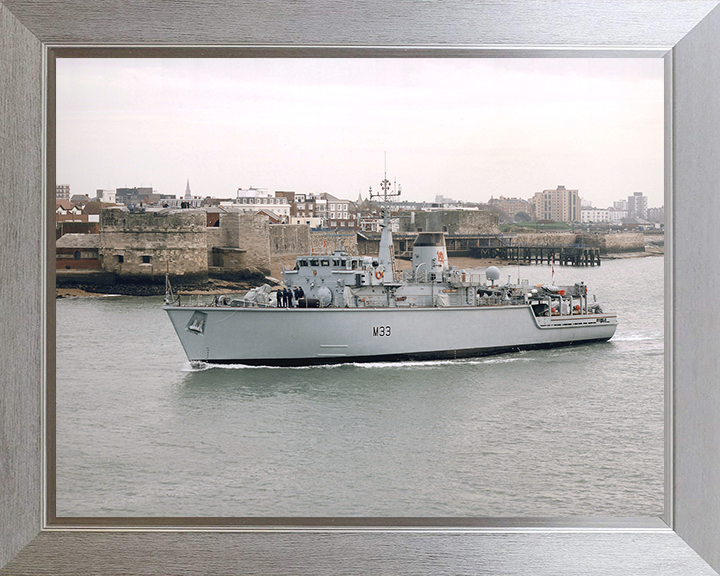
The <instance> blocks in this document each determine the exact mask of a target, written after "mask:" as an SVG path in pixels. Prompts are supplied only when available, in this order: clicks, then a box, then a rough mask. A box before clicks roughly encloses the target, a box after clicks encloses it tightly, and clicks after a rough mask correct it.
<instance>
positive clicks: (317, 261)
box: [310, 258, 320, 266]
mask: <svg viewBox="0 0 720 576" xmlns="http://www.w3.org/2000/svg"><path fill="white" fill-rule="evenodd" d="M310 266H320V261H319V260H318V259H317V258H313V259H312V260H310Z"/></svg>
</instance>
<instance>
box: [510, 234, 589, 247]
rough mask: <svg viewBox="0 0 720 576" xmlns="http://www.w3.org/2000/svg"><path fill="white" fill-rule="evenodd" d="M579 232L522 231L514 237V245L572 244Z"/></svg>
mask: <svg viewBox="0 0 720 576" xmlns="http://www.w3.org/2000/svg"><path fill="white" fill-rule="evenodd" d="M577 236H579V234H572V233H568V232H527V233H525V232H521V233H519V234H518V235H517V236H516V237H515V238H513V239H512V245H513V246H572V245H574V244H575V243H576V242H577Z"/></svg>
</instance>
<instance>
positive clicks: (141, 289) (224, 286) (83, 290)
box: [55, 246, 665, 299]
mask: <svg viewBox="0 0 720 576" xmlns="http://www.w3.org/2000/svg"><path fill="white" fill-rule="evenodd" d="M664 253H665V251H664V249H663V247H662V246H649V247H646V251H645V252H624V253H623V252H618V253H613V254H607V255H603V257H602V260H625V259H631V258H651V257H656V256H663V255H664ZM448 260H449V264H450V265H451V266H456V267H458V268H466V269H472V268H487V267H488V266H517V265H519V266H535V264H527V263H525V262H520V263H518V262H515V261H512V260H496V259H478V258H471V257H450V258H448ZM396 264H397V267H398V270H409V269H410V268H411V267H412V263H411V262H410V261H409V260H402V259H397V260H396ZM272 273H273V274H277V276H275V275H273V276H269V277H267V278H265V281H266V282H265V283H267V284H270V285H271V286H275V285H278V284H281V283H282V281H281V280H280V279H279V278H281V277H282V273H281V271H280V270H279V269H278V270H277V271H275V270H273V271H272ZM262 283H263V282H260V283H248V282H231V281H227V280H214V279H210V280H208V281H207V283H205V284H202V285H198V286H192V287H183V286H179V287H177V288H175V287H174V288H173V289H174V291H175V293H179V294H182V295H186V294H187V295H207V296H211V295H216V294H241V293H245V292H247V291H248V290H251V289H252V288H254V287H256V286H259V285H261V284H262ZM88 288H90V287H89V286H87V285H81V284H78V285H77V286H67V287H60V288H56V289H55V298H56V299H63V298H106V297H108V296H164V295H165V286H164V285H159V284H158V285H155V284H151V285H135V284H119V285H118V284H116V285H107V286H94V287H92V289H88Z"/></svg>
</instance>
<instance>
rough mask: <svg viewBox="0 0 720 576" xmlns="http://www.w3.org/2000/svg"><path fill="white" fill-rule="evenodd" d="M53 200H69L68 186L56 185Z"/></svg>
mask: <svg viewBox="0 0 720 576" xmlns="http://www.w3.org/2000/svg"><path fill="white" fill-rule="evenodd" d="M55 199H56V200H70V185H69V184H58V185H57V186H55Z"/></svg>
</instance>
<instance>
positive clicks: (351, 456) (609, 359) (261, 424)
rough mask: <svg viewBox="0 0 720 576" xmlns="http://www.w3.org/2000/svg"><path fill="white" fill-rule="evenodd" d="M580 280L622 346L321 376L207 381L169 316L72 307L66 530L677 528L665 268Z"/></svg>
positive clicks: (544, 273) (270, 374)
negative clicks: (576, 519) (101, 523)
mask: <svg viewBox="0 0 720 576" xmlns="http://www.w3.org/2000/svg"><path fill="white" fill-rule="evenodd" d="M518 271H519V273H520V276H521V277H522V278H528V279H529V280H530V282H531V283H533V284H535V283H539V282H543V283H547V282H549V281H550V270H549V267H548V266H526V267H521V268H518V267H505V268H502V269H501V279H502V281H503V282H504V281H505V280H506V279H507V276H508V275H511V276H512V279H513V281H516V280H517V276H518ZM579 280H583V281H585V282H586V283H587V284H588V285H589V287H590V293H591V294H592V293H595V294H597V296H598V301H601V302H602V303H603V304H604V305H605V309H606V310H608V311H610V310H612V311H617V312H618V313H619V316H620V326H619V328H618V331H617V333H616V335H615V337H614V338H613V339H612V340H611V341H610V342H607V343H601V344H591V345H586V346H579V347H573V348H564V349H563V348H561V349H555V350H543V351H532V352H520V353H512V354H503V355H499V356H494V357H486V358H480V359H473V360H459V361H442V362H407V363H398V364H389V363H388V364H385V363H377V364H364V365H341V366H335V367H312V368H250V367H242V366H229V367H228V366H226V367H213V368H206V369H201V370H194V369H192V368H191V367H190V365H189V363H188V362H187V360H186V358H185V356H184V354H183V351H182V348H181V346H180V343H179V341H178V340H177V337H176V335H175V333H174V331H173V329H172V327H171V325H170V322H169V320H168V319H167V317H166V315H165V312H163V311H162V309H161V304H162V298H159V297H154V298H131V297H97V298H76V299H61V300H58V301H57V443H58V446H57V507H58V515H59V516H303V517H306V516H571V515H582V516H659V515H660V514H662V510H663V259H662V258H660V257H653V258H643V259H627V260H614V261H606V262H603V264H602V266H601V267H599V268H583V269H581V268H565V267H557V268H556V282H557V283H561V284H562V283H573V282H575V281H579Z"/></svg>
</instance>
